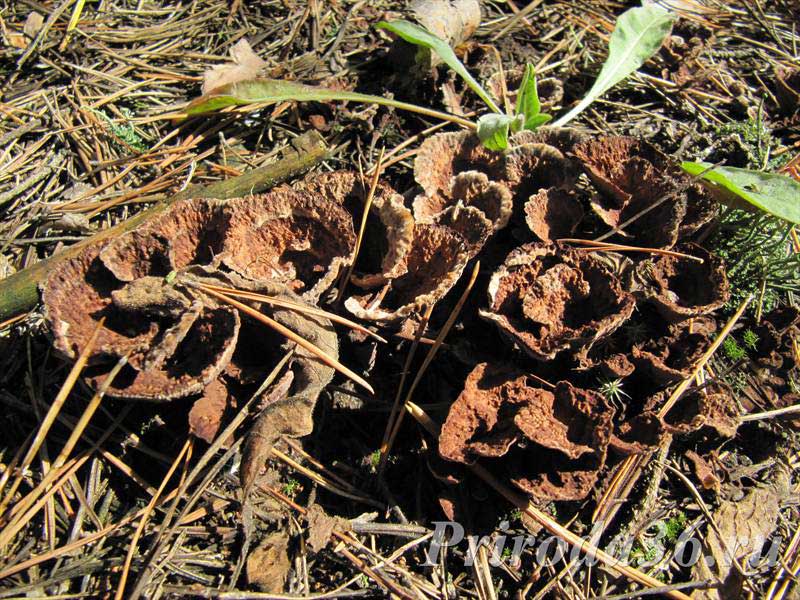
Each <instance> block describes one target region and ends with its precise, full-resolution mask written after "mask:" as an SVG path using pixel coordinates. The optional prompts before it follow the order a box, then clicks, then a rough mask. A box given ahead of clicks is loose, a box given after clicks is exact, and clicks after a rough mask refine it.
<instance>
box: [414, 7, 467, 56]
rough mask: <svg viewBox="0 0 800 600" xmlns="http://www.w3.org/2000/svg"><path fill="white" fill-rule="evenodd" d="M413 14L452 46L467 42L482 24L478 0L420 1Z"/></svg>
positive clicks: (423, 24) (421, 23)
mask: <svg viewBox="0 0 800 600" xmlns="http://www.w3.org/2000/svg"><path fill="white" fill-rule="evenodd" d="M411 13H412V14H413V15H414V18H415V19H416V20H417V21H418V22H419V24H420V25H422V26H423V27H425V29H427V30H428V31H430V32H431V33H433V34H434V35H436V36H438V37H440V38H442V39H443V40H445V41H446V42H447V43H448V44H450V45H451V46H458V45H459V44H461V43H463V42H465V41H466V40H467V39H469V37H470V36H471V35H472V34H473V33H474V32H475V30H476V29H477V28H478V25H480V24H481V5H480V3H479V2H478V0H449V1H448V0H418V1H417V2H414V3H413V4H412V5H411ZM436 62H438V60H437V59H434V64H436Z"/></svg>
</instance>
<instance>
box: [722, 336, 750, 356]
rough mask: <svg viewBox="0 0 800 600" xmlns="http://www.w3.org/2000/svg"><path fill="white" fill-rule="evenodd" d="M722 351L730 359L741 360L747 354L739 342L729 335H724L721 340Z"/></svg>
mask: <svg viewBox="0 0 800 600" xmlns="http://www.w3.org/2000/svg"><path fill="white" fill-rule="evenodd" d="M722 351H723V352H724V353H725V356H727V357H728V359H730V360H732V361H737V360H741V359H743V358H744V357H745V356H747V352H746V351H745V349H744V348H742V347H741V346H740V345H739V342H737V341H736V340H735V339H733V338H732V337H730V336H729V337H726V338H725V341H724V342H722Z"/></svg>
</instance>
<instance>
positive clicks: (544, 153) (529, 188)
mask: <svg viewBox="0 0 800 600" xmlns="http://www.w3.org/2000/svg"><path fill="white" fill-rule="evenodd" d="M518 139H520V138H517V140H518ZM523 139H524V138H523ZM514 141H516V140H512V142H514ZM579 174H580V171H579V169H578V167H577V165H576V164H575V163H574V162H573V161H572V160H571V159H569V158H567V157H566V156H565V155H564V153H563V152H562V151H561V150H559V149H558V148H556V147H555V146H551V145H550V144H546V143H541V142H534V143H523V144H517V145H514V146H512V148H511V150H510V151H509V152H508V153H507V154H506V162H505V176H504V179H505V180H506V181H507V182H508V187H509V188H510V189H511V190H512V192H513V193H514V196H515V197H516V198H519V199H527V198H529V197H530V196H531V195H532V194H537V193H538V192H539V190H542V189H547V188H553V187H555V188H565V189H566V188H570V187H572V186H573V185H574V184H575V181H576V180H577V179H578V175H579Z"/></svg>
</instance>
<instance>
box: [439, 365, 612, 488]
mask: <svg viewBox="0 0 800 600" xmlns="http://www.w3.org/2000/svg"><path fill="white" fill-rule="evenodd" d="M613 413H614V411H613V409H612V408H611V407H610V406H608V405H607V403H606V402H605V400H604V399H603V397H602V396H600V395H599V394H597V393H595V392H591V391H588V390H580V389H578V388H575V387H573V386H572V385H571V384H569V383H567V382H560V383H559V384H558V385H557V386H556V387H555V389H554V390H546V389H543V388H540V387H538V386H536V385H533V384H532V383H531V382H530V381H529V379H528V377H527V376H526V375H524V374H522V373H519V372H515V371H510V370H508V369H504V368H498V367H493V366H491V365H488V364H486V363H482V364H480V365H478V366H477V367H475V369H474V370H473V371H472V373H470V375H469V376H468V377H467V380H466V382H465V384H464V390H463V391H462V392H461V394H460V395H459V397H458V398H457V399H456V401H455V402H454V403H453V405H452V406H451V408H450V412H449V414H448V416H447V419H446V421H445V423H444V425H443V426H442V430H441V433H440V436H439V453H440V454H441V456H442V457H444V458H446V459H448V460H452V461H455V462H460V463H466V464H469V463H471V462H474V461H475V460H476V459H477V458H479V457H500V456H506V455H507V457H506V461H505V465H506V466H507V467H509V470H510V476H511V480H512V481H513V483H514V484H515V485H517V487H519V488H520V489H522V490H524V491H525V492H527V493H529V494H531V495H533V496H536V497H537V498H541V499H552V500H578V499H581V498H583V497H585V496H586V495H587V494H588V493H589V492H590V491H591V489H592V486H593V485H594V483H595V482H596V480H597V474H598V471H599V470H600V469H601V468H602V466H603V465H604V464H605V456H606V448H607V446H608V442H609V440H610V437H611V419H612V416H613ZM534 456H535V457H536V459H533V457H534ZM543 456H546V457H547V459H548V460H544V459H542V457H543Z"/></svg>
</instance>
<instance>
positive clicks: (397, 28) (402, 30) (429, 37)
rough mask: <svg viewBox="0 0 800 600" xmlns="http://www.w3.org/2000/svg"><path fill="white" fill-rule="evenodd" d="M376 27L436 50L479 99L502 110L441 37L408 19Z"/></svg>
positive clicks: (493, 107)
mask: <svg viewBox="0 0 800 600" xmlns="http://www.w3.org/2000/svg"><path fill="white" fill-rule="evenodd" d="M376 27H377V28H378V29H386V30H388V31H391V32H392V33H394V34H395V35H397V36H400V37H401V38H402V39H403V40H405V41H406V42H408V43H409V44H414V45H416V46H423V47H424V48H428V49H429V50H431V51H432V52H436V54H438V55H439V57H440V58H441V59H442V60H443V61H444V62H445V64H446V65H447V66H448V67H450V68H451V69H453V71H455V72H456V73H458V74H459V75H460V76H461V77H462V78H463V79H464V81H466V82H467V85H469V87H471V88H472V90H473V91H474V92H475V93H476V94H478V96H480V98H481V100H483V101H484V102H485V103H486V106H488V107H489V108H490V109H491V110H493V111H494V112H496V113H499V112H502V111H501V110H500V109H499V108H498V107H497V104H495V103H494V100H492V98H491V96H489V94H487V93H486V90H484V89H483V88H482V87H481V84H480V83H478V82H477V81H476V80H475V78H474V77H473V76H472V75H470V74H469V71H467V68H466V67H465V66H464V65H463V64H462V63H461V61H460V60H458V57H457V56H456V53H455V52H453V49H452V48H451V47H450V44H448V43H447V42H446V41H444V40H443V39H442V38H440V37H438V36H435V35H433V34H432V33H431V32H430V31H428V30H427V29H425V28H424V27H420V26H419V25H414V23H409V22H408V21H381V22H380V23H378V24H377V25H376Z"/></svg>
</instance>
